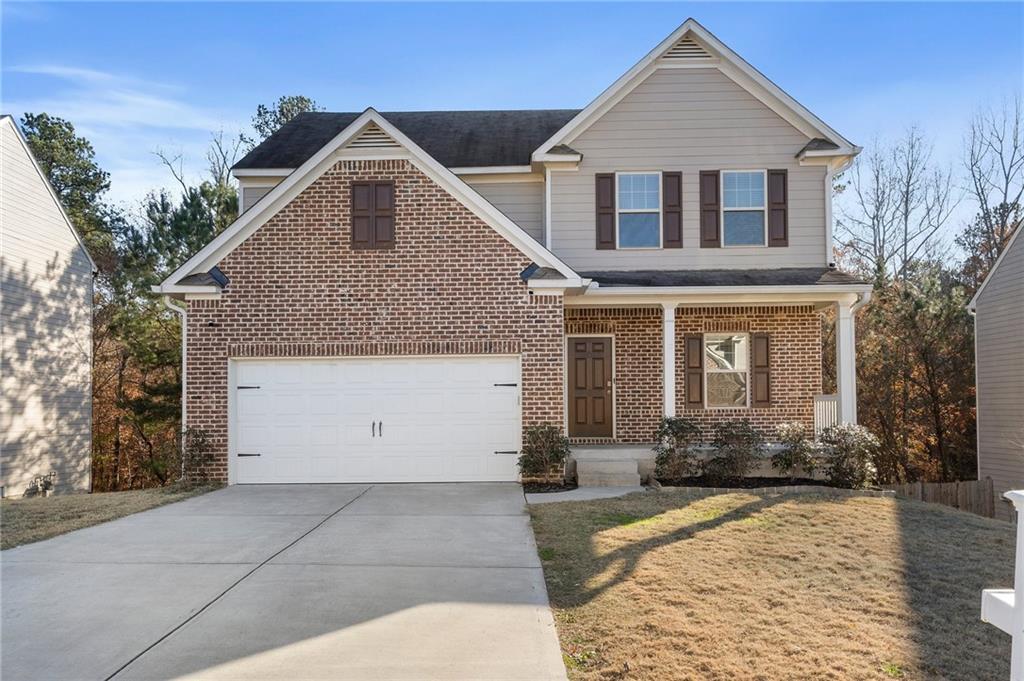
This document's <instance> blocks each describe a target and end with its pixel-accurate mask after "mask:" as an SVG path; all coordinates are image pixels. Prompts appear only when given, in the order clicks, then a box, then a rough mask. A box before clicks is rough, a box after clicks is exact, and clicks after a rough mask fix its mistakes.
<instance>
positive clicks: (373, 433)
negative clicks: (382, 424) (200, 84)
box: [370, 421, 377, 437]
mask: <svg viewBox="0 0 1024 681" xmlns="http://www.w3.org/2000/svg"><path fill="white" fill-rule="evenodd" d="M370 437H377V422H376V421H370Z"/></svg>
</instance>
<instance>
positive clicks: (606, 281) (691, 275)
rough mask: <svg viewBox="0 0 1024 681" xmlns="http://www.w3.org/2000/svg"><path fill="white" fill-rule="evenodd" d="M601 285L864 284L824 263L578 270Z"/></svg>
mask: <svg viewBox="0 0 1024 681" xmlns="http://www.w3.org/2000/svg"><path fill="white" fill-rule="evenodd" d="M580 276H581V277H585V278H587V279H593V280H594V281H596V282H597V283H598V284H600V285H601V286H607V287H614V286H814V285H826V284H831V285H836V284H840V285H841V284H864V283H866V282H865V281H864V280H863V279H861V278H859V277H856V276H854V275H852V274H848V273H846V272H840V271H839V270H835V269H831V268H827V267H787V268H782V269H774V270H632V271H626V272H580Z"/></svg>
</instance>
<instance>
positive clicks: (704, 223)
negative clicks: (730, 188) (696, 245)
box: [700, 170, 722, 248]
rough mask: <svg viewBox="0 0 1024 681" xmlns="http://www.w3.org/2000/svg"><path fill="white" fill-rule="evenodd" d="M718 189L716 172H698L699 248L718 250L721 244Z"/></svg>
mask: <svg viewBox="0 0 1024 681" xmlns="http://www.w3.org/2000/svg"><path fill="white" fill-rule="evenodd" d="M719 194H720V192H719V188H718V171H717V170H702V171H700V247H701V248H719V247H720V246H721V245H722V243H721V237H720V229H719V219H720V213H719V209H720V206H721V199H720V197H719Z"/></svg>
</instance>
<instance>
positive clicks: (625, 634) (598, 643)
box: [530, 492, 1014, 681]
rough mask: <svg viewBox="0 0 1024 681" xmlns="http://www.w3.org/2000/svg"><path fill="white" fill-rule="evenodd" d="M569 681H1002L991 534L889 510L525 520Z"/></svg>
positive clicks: (833, 502) (679, 510)
mask: <svg viewBox="0 0 1024 681" xmlns="http://www.w3.org/2000/svg"><path fill="white" fill-rule="evenodd" d="M530 512H531V514H532V516H533V526H534V532H535V534H536V537H537V543H538V546H539V548H540V552H541V557H542V559H543V563H544V574H545V577H546V579H547V586H548V592H549V595H550V598H551V603H552V606H553V607H554V609H555V620H556V622H557V625H558V632H559V636H560V638H561V644H562V651H563V653H564V654H565V658H566V666H567V667H568V668H569V674H570V678H572V679H574V680H578V679H652V680H653V679H657V680H659V681H661V680H666V679H772V680H774V679H891V678H901V679H947V680H950V681H952V680H960V679H965V680H974V679H979V680H980V679H1005V678H1007V677H1008V676H1009V654H1010V640H1009V637H1007V636H1005V635H1004V634H1002V633H1001V632H999V631H998V630H997V629H995V627H992V626H991V625H988V624H984V623H982V622H980V621H979V619H978V617H979V609H980V605H981V594H980V592H981V589H982V588H985V587H1008V586H1012V583H1013V550H1014V537H1013V529H1012V526H1011V525H1010V524H1008V523H1004V522H1000V521H996V520H989V519H986V518H981V517H978V516H973V515H969V514H967V513H962V512H959V511H955V510H953V509H948V508H946V507H943V506H939V505H935V504H924V503H921V502H915V501H909V500H902V499H900V500H897V499H892V498H866V497H855V498H837V499H832V498H823V497H805V496H779V497H770V498H761V497H757V496H753V495H751V494H747V493H736V494H728V495H724V496H718V497H709V498H705V499H688V498H686V497H685V496H683V495H681V494H679V493H672V492H662V493H647V494H634V495H630V496H628V497H624V498H621V499H608V500H601V501H588V502H572V503H558V504H547V505H543V506H534V507H531V509H530Z"/></svg>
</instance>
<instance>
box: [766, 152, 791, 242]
mask: <svg viewBox="0 0 1024 681" xmlns="http://www.w3.org/2000/svg"><path fill="white" fill-rule="evenodd" d="M788 184H789V183H788V181H787V172H786V171H785V170H769V171H768V245H769V246H788V245H789V227H788V224H787V223H788V213H789V208H788V204H789V187H788V186H787V185H788Z"/></svg>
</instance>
